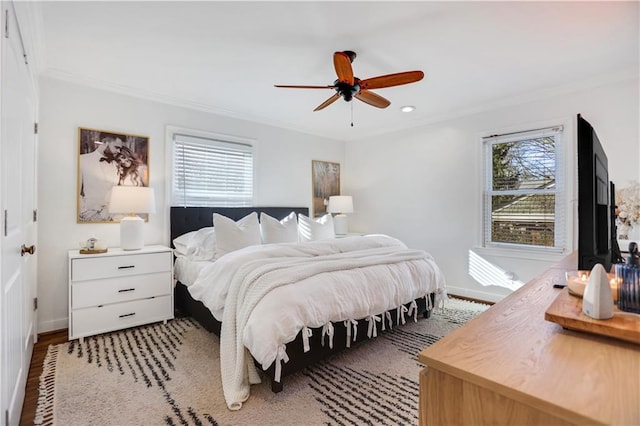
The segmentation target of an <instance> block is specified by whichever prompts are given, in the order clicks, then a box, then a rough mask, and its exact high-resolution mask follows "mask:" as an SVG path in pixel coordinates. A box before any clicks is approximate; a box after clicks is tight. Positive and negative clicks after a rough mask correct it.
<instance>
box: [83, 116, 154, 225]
mask: <svg viewBox="0 0 640 426" xmlns="http://www.w3.org/2000/svg"><path fill="white" fill-rule="evenodd" d="M116 185H125V186H149V138H148V137H146V136H138V135H129V134H125V133H116V132H109V131H104V130H96V129H86V128H82V127H80V128H78V192H77V194H78V223H115V222H118V221H119V220H120V218H122V216H123V215H121V214H117V215H116V214H111V213H109V197H110V196H111V188H113V187H114V186H116ZM145 216H147V217H144V216H142V217H143V218H144V219H145V220H148V215H145Z"/></svg>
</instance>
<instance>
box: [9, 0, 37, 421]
mask: <svg viewBox="0 0 640 426" xmlns="http://www.w3.org/2000/svg"><path fill="white" fill-rule="evenodd" d="M1 53H2V56H1V61H2V62H0V65H1V67H0V74H1V76H0V77H1V78H0V89H1V97H0V188H1V190H0V193H1V196H0V212H1V213H2V223H1V227H0V250H1V252H0V260H1V261H0V277H1V290H2V291H0V308H1V309H0V311H1V315H0V322H1V326H0V355H1V356H2V360H1V362H0V377H1V381H2V386H1V387H0V397H1V398H0V403H1V404H2V417H1V419H0V424H2V425H16V424H18V422H19V420H20V412H21V410H22V404H23V402H24V392H25V384H26V379H27V375H28V372H29V363H30V360H31V354H32V351H33V343H34V338H33V336H34V335H35V332H36V330H35V309H34V298H35V296H36V258H35V255H32V254H29V253H25V250H21V249H29V248H30V247H32V246H33V247H34V249H35V243H36V224H35V221H34V219H35V218H34V216H35V213H34V211H35V183H36V179H35V174H36V167H35V164H36V146H35V134H34V123H35V118H36V110H37V105H36V96H35V90H34V86H33V80H32V78H31V73H30V71H29V67H28V65H27V64H26V62H25V53H24V50H23V47H22V42H21V37H20V34H19V29H18V26H17V20H16V17H15V12H14V9H13V5H12V3H10V2H2V46H1Z"/></svg>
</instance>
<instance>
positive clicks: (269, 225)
mask: <svg viewBox="0 0 640 426" xmlns="http://www.w3.org/2000/svg"><path fill="white" fill-rule="evenodd" d="M260 233H261V234H262V244H275V243H296V242H298V221H297V220H296V213H295V212H291V213H289V215H288V216H287V217H285V218H284V219H282V220H278V219H276V218H274V217H271V216H269V215H268V214H266V213H264V212H261V213H260Z"/></svg>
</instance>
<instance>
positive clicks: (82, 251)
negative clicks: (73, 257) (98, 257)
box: [80, 248, 107, 254]
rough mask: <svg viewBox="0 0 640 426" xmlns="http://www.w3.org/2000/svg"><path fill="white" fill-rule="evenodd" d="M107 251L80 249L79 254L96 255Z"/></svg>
mask: <svg viewBox="0 0 640 426" xmlns="http://www.w3.org/2000/svg"><path fill="white" fill-rule="evenodd" d="M106 252H107V249H94V250H89V249H86V248H84V249H80V254H98V253H106Z"/></svg>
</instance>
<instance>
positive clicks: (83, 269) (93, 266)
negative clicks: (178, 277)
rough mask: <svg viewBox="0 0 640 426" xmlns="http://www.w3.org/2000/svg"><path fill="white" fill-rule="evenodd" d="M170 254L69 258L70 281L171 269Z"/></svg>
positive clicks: (168, 252)
mask: <svg viewBox="0 0 640 426" xmlns="http://www.w3.org/2000/svg"><path fill="white" fill-rule="evenodd" d="M172 260H173V259H172V254H171V252H170V251H167V252H163V253H145V254H131V255H127V256H105V257H95V258H84V259H72V260H71V281H84V280H97V279H101V278H114V277H123V276H129V275H138V274H148V273H153V272H167V271H169V272H170V271H171V262H172Z"/></svg>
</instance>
